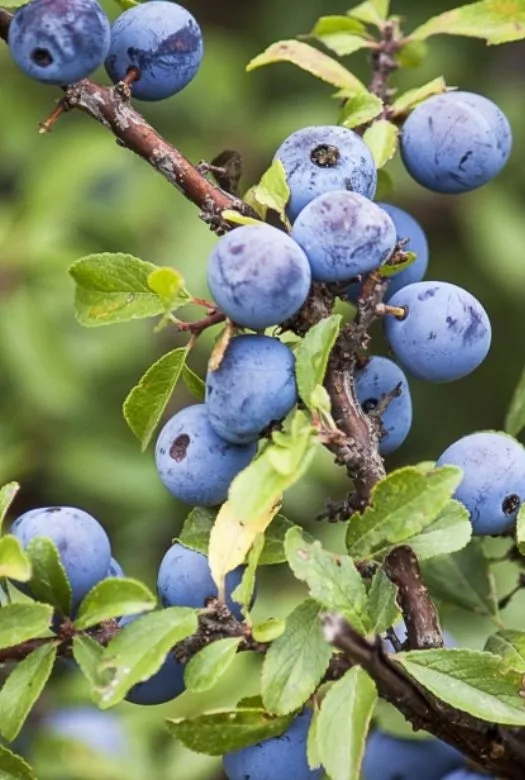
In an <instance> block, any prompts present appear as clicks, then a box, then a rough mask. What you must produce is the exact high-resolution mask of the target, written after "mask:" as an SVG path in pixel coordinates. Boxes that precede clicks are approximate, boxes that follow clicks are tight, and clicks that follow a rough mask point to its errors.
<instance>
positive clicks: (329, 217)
mask: <svg viewBox="0 0 525 780" xmlns="http://www.w3.org/2000/svg"><path fill="white" fill-rule="evenodd" d="M292 238H293V239H294V240H295V241H297V243H298V244H299V246H301V247H302V248H303V249H304V251H305V253H306V256H307V258H308V262H309V263H310V267H311V269H312V278H313V279H314V280H315V281H318V282H344V281H346V280H348V279H352V277H354V276H357V275H358V274H365V273H368V272H369V271H374V270H375V269H377V268H379V266H381V265H382V264H383V263H384V262H385V261H386V260H388V258H389V257H390V255H391V254H392V252H393V251H394V247H395V245H396V228H395V225H394V223H393V222H392V220H391V218H390V217H389V215H388V214H387V213H386V211H384V210H383V209H380V208H379V206H377V205H376V204H375V203H372V201H371V200H368V199H367V198H365V197H364V196H363V195H359V194H357V193H355V192H346V191H345V190H335V191H332V192H327V193H326V194H325V195H319V197H317V198H315V200H312V201H311V202H310V203H309V204H308V205H307V206H306V207H305V208H304V209H303V210H302V211H301V213H300V214H299V216H298V217H297V219H296V220H295V222H294V226H293V229H292Z"/></svg>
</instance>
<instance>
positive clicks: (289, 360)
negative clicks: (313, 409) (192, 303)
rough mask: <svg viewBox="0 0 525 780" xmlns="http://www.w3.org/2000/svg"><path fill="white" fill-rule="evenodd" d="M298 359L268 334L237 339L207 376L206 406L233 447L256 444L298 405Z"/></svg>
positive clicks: (210, 418)
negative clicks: (296, 378)
mask: <svg viewBox="0 0 525 780" xmlns="http://www.w3.org/2000/svg"><path fill="white" fill-rule="evenodd" d="M294 367H295V359H294V355H293V352H292V351H291V349H289V347H287V346H286V345H285V344H283V343H282V342H280V341H279V340H278V339H273V338H270V337H268V336H238V337H237V338H234V339H232V341H231V342H230V344H229V345H228V349H227V350H226V354H225V355H224V358H223V360H222V362H221V365H220V367H219V369H218V370H217V371H208V375H207V377H206V408H207V410H208V417H209V420H210V423H211V424H212V426H213V428H214V430H215V432H216V433H217V434H218V435H219V436H221V438H223V439H226V441H229V442H232V443H233V444H245V443H247V442H253V441H256V440H257V439H258V438H259V435H260V433H261V431H263V430H264V429H265V428H267V426H268V425H270V423H271V422H274V421H276V420H281V419H282V418H283V417H286V415H287V414H288V412H289V411H290V410H291V409H293V407H294V406H295V404H296V403H297V386H296V383H295V374H294Z"/></svg>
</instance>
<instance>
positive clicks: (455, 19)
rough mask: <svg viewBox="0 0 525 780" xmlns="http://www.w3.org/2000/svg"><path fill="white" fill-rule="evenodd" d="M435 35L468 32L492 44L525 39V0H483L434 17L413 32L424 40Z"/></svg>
mask: <svg viewBox="0 0 525 780" xmlns="http://www.w3.org/2000/svg"><path fill="white" fill-rule="evenodd" d="M431 35H466V36H468V37H471V38H484V39H485V40H486V41H487V42H488V43H507V42H509V41H519V40H522V38H525V7H524V5H523V0H481V2H478V3H470V4H469V5H464V6H461V7H460V8H454V9H453V10H452V11H445V13H442V14H439V16H434V17H432V19H429V20H428V21H427V22H425V23H424V24H422V25H421V27H418V28H417V30H414V32H413V33H412V34H411V35H410V38H411V40H424V39H426V38H430V36H431Z"/></svg>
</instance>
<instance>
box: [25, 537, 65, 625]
mask: <svg viewBox="0 0 525 780" xmlns="http://www.w3.org/2000/svg"><path fill="white" fill-rule="evenodd" d="M26 554H27V556H28V558H29V560H30V561H31V567H32V570H33V576H32V577H31V580H30V582H29V588H30V590H31V593H32V595H33V596H34V597H35V599H36V600H37V601H44V602H46V603H48V604H52V605H53V606H55V607H58V608H59V609H60V611H61V612H62V614H63V615H69V612H70V610H71V586H70V584H69V581H68V579H67V574H66V570H65V569H64V567H63V566H62V561H61V560H60V555H59V553H58V550H57V548H56V546H55V543H54V542H53V541H52V540H51V539H48V538H47V537H46V536H37V537H35V538H34V539H31V541H30V542H29V543H28V545H27V547H26Z"/></svg>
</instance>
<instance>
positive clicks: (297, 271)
mask: <svg viewBox="0 0 525 780" xmlns="http://www.w3.org/2000/svg"><path fill="white" fill-rule="evenodd" d="M310 282H311V272H310V266H309V264H308V260H307V257H306V255H305V253H304V252H303V250H302V249H301V247H300V246H299V245H298V244H297V243H296V242H295V241H293V239H291V238H290V236H288V235H287V234H286V233H284V232H283V231H282V230H278V229H277V228H274V227H271V226H270V225H264V224H260V225H243V226H242V227H240V228H237V229H236V230H232V231H231V232H230V233H227V234H226V235H225V236H223V237H222V238H220V239H219V241H218V242H217V244H216V245H215V248H214V249H213V251H212V253H211V255H210V258H209V261H208V284H209V287H210V290H211V292H212V295H213V297H214V299H215V300H216V302H217V304H218V305H219V307H220V308H221V309H222V310H223V312H224V313H225V314H226V315H227V316H228V317H229V318H230V319H232V320H233V321H234V322H235V323H237V324H238V325H242V326H243V327H245V328H252V329H253V330H259V329H261V328H268V327H270V326H272V325H280V324H281V323H282V322H284V321H285V320H287V319H288V318H289V317H292V316H293V315H294V314H296V312H297V311H298V310H299V309H300V308H301V306H302V305H303V303H304V302H305V300H306V298H307V295H308V292H309V290H310Z"/></svg>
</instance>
